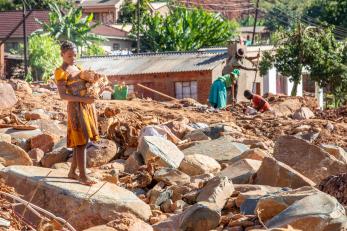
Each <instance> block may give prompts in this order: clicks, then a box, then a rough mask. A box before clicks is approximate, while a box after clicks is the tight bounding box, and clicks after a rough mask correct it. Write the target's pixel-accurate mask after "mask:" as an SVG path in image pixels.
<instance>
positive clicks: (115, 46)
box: [113, 43, 120, 51]
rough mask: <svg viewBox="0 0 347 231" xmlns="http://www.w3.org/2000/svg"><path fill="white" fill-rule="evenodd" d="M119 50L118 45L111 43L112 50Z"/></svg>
mask: <svg viewBox="0 0 347 231" xmlns="http://www.w3.org/2000/svg"><path fill="white" fill-rule="evenodd" d="M119 48H120V46H119V43H113V50H114V51H117V50H119Z"/></svg>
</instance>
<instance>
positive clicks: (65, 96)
mask: <svg viewBox="0 0 347 231" xmlns="http://www.w3.org/2000/svg"><path fill="white" fill-rule="evenodd" d="M57 87H58V92H59V95H60V98H61V99H63V100H67V101H69V102H80V103H88V104H92V103H94V101H95V99H93V98H89V97H81V96H72V95H69V94H66V85H65V82H64V81H59V82H58V83H57Z"/></svg>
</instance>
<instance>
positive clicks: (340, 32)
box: [264, 0, 347, 38]
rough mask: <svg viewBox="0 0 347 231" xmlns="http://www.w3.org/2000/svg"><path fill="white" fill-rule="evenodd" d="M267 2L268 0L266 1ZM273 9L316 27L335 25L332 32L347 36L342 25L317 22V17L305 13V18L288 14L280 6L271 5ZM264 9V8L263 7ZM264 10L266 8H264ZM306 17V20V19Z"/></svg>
mask: <svg viewBox="0 0 347 231" xmlns="http://www.w3.org/2000/svg"><path fill="white" fill-rule="evenodd" d="M265 1H267V0H265ZM267 2H268V3H269V1H267ZM273 8H274V9H277V10H278V11H280V12H281V13H282V14H284V15H286V16H287V17H290V18H292V19H295V20H299V21H301V22H305V23H306V24H308V25H315V26H317V27H320V28H324V27H326V26H327V25H328V26H329V25H330V26H334V27H335V30H334V31H333V33H334V34H337V35H339V36H343V37H344V38H345V37H347V29H346V28H344V27H338V29H336V26H335V25H332V24H329V23H327V25H324V24H322V23H321V22H318V21H317V19H314V18H312V17H309V16H307V15H306V19H305V18H304V16H305V15H303V16H302V17H298V16H296V17H295V16H292V15H289V14H288V13H287V12H286V11H284V10H283V9H281V8H280V7H278V6H273ZM264 10H265V9H264ZM265 11H266V10H265ZM266 12H268V13H271V11H270V12H269V11H266ZM307 19H308V20H307ZM312 21H315V22H312Z"/></svg>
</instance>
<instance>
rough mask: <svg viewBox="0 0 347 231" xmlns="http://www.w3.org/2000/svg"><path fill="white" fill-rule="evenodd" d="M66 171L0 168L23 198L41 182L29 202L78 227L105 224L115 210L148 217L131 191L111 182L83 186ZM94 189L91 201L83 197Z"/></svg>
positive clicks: (110, 219) (146, 218)
mask: <svg viewBox="0 0 347 231" xmlns="http://www.w3.org/2000/svg"><path fill="white" fill-rule="evenodd" d="M50 171H51V173H50V174H49V176H48V177H46V175H47V174H48V173H49V172H50ZM67 173H68V172H67V171H65V170H61V169H59V170H54V169H47V168H40V167H34V166H11V167H7V168H4V169H2V170H1V171H0V176H1V177H3V178H4V179H5V180H6V184H8V185H9V186H12V187H14V188H15V189H16V191H17V192H18V193H19V194H21V195H25V198H24V199H27V200H28V199H30V197H31V196H32V193H33V192H34V191H35V188H36V186H37V184H38V182H39V181H40V182H42V183H41V185H40V187H39V188H38V190H37V192H36V194H35V196H34V198H33V201H32V202H33V203H34V204H36V205H38V206H40V207H42V208H44V209H46V210H48V211H50V212H52V213H54V214H55V215H57V216H61V217H63V218H65V219H67V218H69V219H70V220H69V221H70V223H71V225H72V226H73V227H75V228H76V229H77V230H83V229H86V228H89V227H93V226H96V225H101V224H105V223H107V222H109V221H112V220H114V219H116V218H117V217H118V216H117V213H122V212H129V213H132V214H134V215H135V216H137V217H138V218H140V219H143V220H148V219H149V217H150V216H151V210H150V207H149V206H148V205H147V204H145V203H144V202H143V201H142V200H140V199H139V198H137V197H136V196H135V194H133V193H132V192H130V191H128V190H126V189H124V188H121V187H118V186H116V185H115V184H110V183H106V184H105V185H104V186H103V187H101V186H102V184H103V183H102V182H100V183H97V184H95V185H93V186H92V187H89V186H85V185H82V184H80V183H78V182H77V181H75V180H72V179H69V178H67V177H66V176H67ZM97 190H99V191H98V192H97V193H96V194H95V195H93V196H92V198H91V200H92V201H93V203H90V202H89V201H88V200H86V198H88V196H90V195H91V194H92V193H94V192H96V191H97ZM62 205H64V206H62ZM76 211H78V213H76ZM71 218H73V219H71Z"/></svg>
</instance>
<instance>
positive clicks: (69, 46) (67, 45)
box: [60, 40, 77, 53]
mask: <svg viewBox="0 0 347 231" xmlns="http://www.w3.org/2000/svg"><path fill="white" fill-rule="evenodd" d="M74 49H77V47H76V45H75V44H74V43H73V42H71V41H68V40H65V41H63V42H61V44H60V50H61V52H63V53H64V52H66V51H68V50H74Z"/></svg>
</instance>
